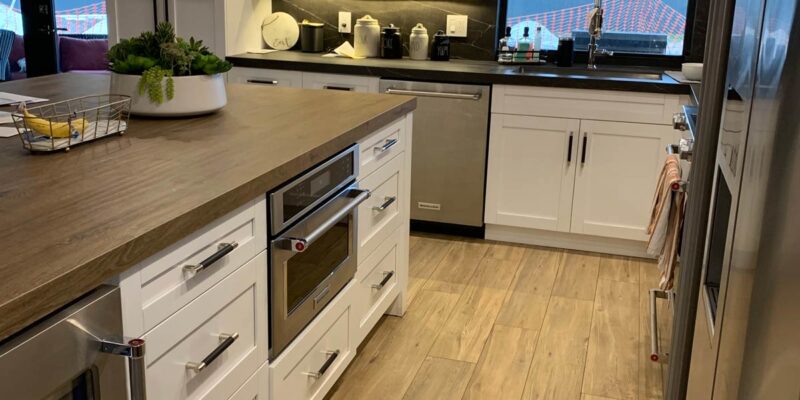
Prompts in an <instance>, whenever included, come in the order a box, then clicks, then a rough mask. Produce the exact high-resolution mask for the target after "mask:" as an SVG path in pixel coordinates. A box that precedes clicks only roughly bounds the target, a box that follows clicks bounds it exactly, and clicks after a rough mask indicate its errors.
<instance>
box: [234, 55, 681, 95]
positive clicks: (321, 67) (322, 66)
mask: <svg viewBox="0 0 800 400" xmlns="http://www.w3.org/2000/svg"><path fill="white" fill-rule="evenodd" d="M269 55H270V54H266V55H253V54H238V55H232V56H228V57H226V59H227V60H228V61H230V62H231V63H233V65H234V66H236V67H245V68H263V69H278V70H286V71H303V72H319V73H330V74H345V75H366V76H373V77H379V78H386V79H406V80H422V81H441V82H448V83H463V84H504V85H522V86H545V87H563V88H575V89H593V90H616V91H630V92H643V93H663V94H675V95H689V94H691V89H690V88H689V86H688V85H685V84H681V83H679V82H675V83H665V82H661V81H650V82H648V81H633V80H611V79H572V78H565V77H557V76H547V77H543V76H532V75H506V74H501V73H496V72H492V71H489V70H487V71H485V72H477V71H454V70H447V69H442V70H429V69H422V68H411V67H397V66H391V65H387V66H374V65H352V64H340V63H335V62H325V61H324V59H322V57H320V60H314V61H311V60H302V59H296V60H285V59H274V58H269ZM257 56H261V57H257ZM451 62H458V61H451ZM442 64H443V65H446V64H447V63H446V62H442Z"/></svg>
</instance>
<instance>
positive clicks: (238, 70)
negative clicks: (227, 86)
mask: <svg viewBox="0 0 800 400" xmlns="http://www.w3.org/2000/svg"><path fill="white" fill-rule="evenodd" d="M228 82H230V83H247V84H253V85H263V86H268V87H269V86H285V87H295V88H300V87H303V73H302V72H300V71H284V70H278V69H262V68H242V67H235V68H233V69H231V70H230V71H228Z"/></svg>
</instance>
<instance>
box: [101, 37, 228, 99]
mask: <svg viewBox="0 0 800 400" xmlns="http://www.w3.org/2000/svg"><path fill="white" fill-rule="evenodd" d="M108 61H109V67H110V69H111V71H113V72H116V73H118V74H125V75H141V76H142V78H141V79H140V80H139V94H140V95H144V94H145V93H147V97H148V98H149V99H150V101H151V102H153V103H155V104H161V103H163V102H164V99H165V97H166V100H172V98H173V97H174V96H175V83H174V81H173V80H172V78H173V77H179V76H191V75H215V74H221V73H224V72H228V71H230V69H231V68H232V67H233V65H232V64H231V63H229V62H227V61H225V60H222V59H220V58H219V57H217V56H215V55H214V54H212V53H211V52H210V51H209V50H208V47H206V46H204V45H203V41H202V40H195V39H194V38H193V37H192V38H189V40H185V39H183V38H179V37H176V36H175V28H174V27H173V26H172V24H170V23H169V22H162V23H160V24H158V26H157V27H156V30H155V31H153V32H143V33H142V34H141V35H139V36H138V37H134V38H130V39H123V40H121V41H120V42H119V43H118V44H116V45H114V46H113V47H111V48H110V49H109V50H108Z"/></svg>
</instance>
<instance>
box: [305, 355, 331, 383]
mask: <svg viewBox="0 0 800 400" xmlns="http://www.w3.org/2000/svg"><path fill="white" fill-rule="evenodd" d="M339 353H340V351H339V350H334V351H326V352H325V354H326V355H327V356H328V358H327V359H326V360H325V363H324V364H322V366H321V367H320V368H319V370H317V371H314V372H304V373H303V374H304V375H306V376H309V377H311V378H314V379H319V378H322V376H323V375H325V372H327V371H328V369H329V368H330V367H331V365H333V362H334V361H336V358H337V357H339Z"/></svg>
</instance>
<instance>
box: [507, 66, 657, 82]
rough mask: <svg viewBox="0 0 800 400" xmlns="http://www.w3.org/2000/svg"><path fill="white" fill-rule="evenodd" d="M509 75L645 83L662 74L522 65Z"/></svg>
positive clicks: (654, 79)
mask: <svg viewBox="0 0 800 400" xmlns="http://www.w3.org/2000/svg"><path fill="white" fill-rule="evenodd" d="M506 73H507V74H512V75H539V76H550V77H564V78H577V79H630V80H640V81H641V80H644V81H660V80H661V79H662V74H661V73H660V72H652V71H631V70H623V69H613V68H602V67H601V68H599V69H595V70H590V69H585V68H557V67H549V66H528V65H521V66H515V67H509V68H508V69H507V70H506Z"/></svg>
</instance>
